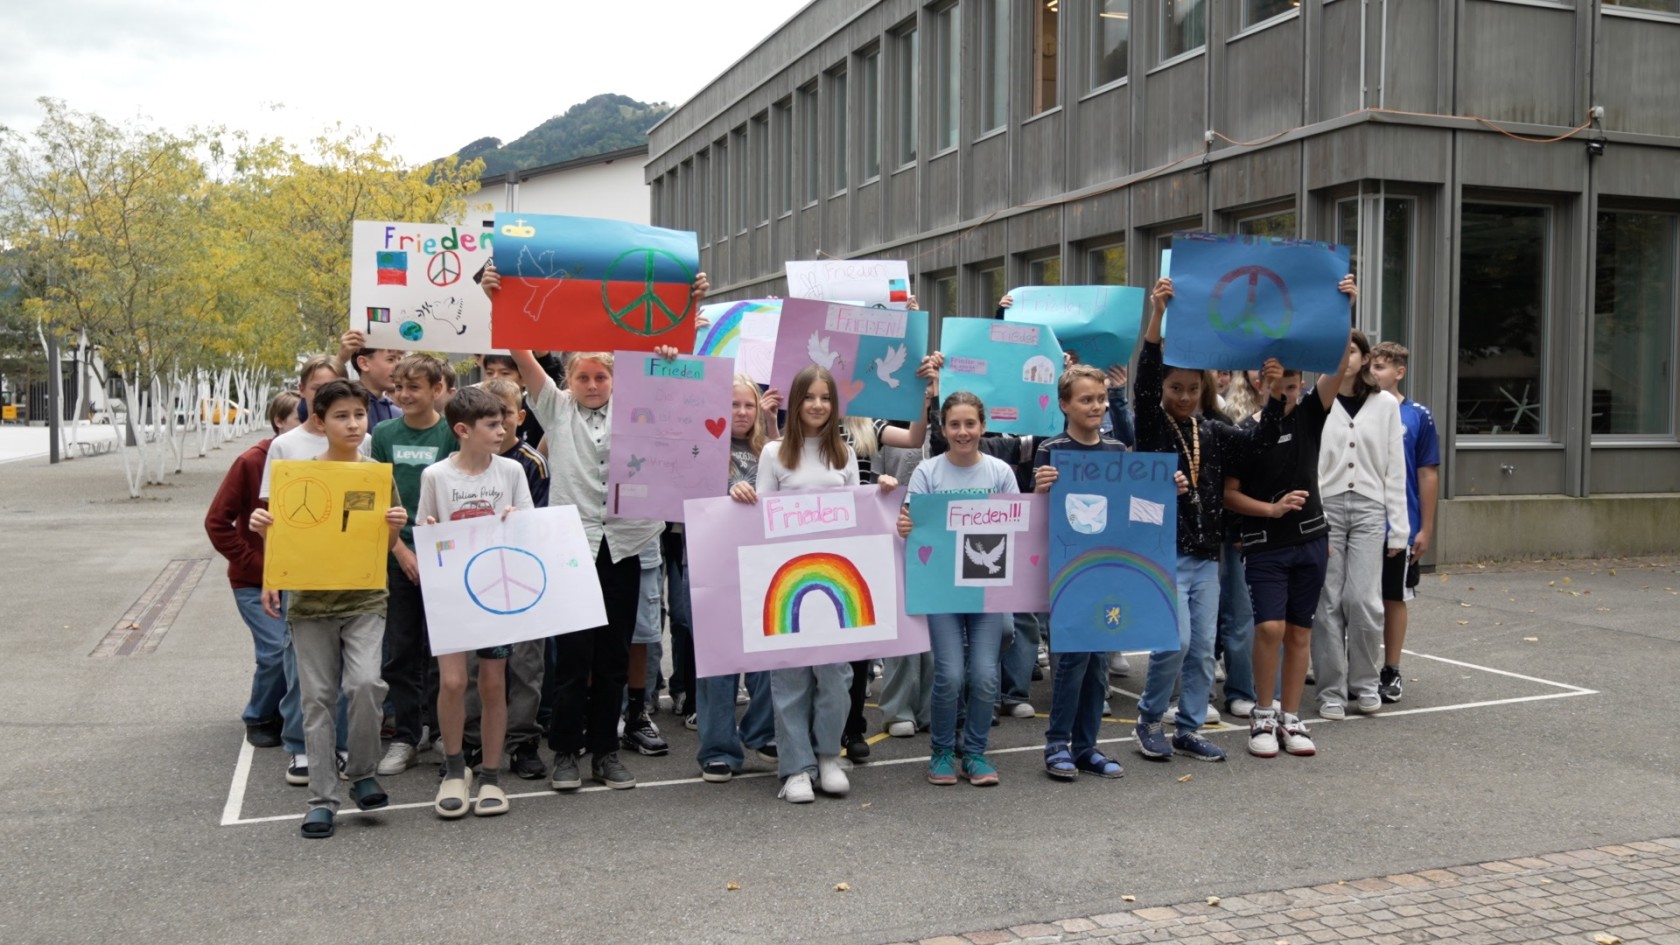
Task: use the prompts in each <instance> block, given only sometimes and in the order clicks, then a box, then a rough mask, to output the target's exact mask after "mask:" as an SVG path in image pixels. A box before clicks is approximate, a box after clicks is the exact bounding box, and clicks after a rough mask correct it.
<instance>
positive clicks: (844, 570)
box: [764, 551, 875, 637]
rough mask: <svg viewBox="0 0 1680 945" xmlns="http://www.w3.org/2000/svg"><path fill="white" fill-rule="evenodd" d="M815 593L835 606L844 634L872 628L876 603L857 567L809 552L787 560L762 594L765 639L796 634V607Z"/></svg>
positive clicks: (823, 553) (831, 556)
mask: <svg viewBox="0 0 1680 945" xmlns="http://www.w3.org/2000/svg"><path fill="white" fill-rule="evenodd" d="M811 593H818V594H822V595H823V596H824V597H827V598H828V599H829V601H830V602H832V603H833V604H834V611H835V614H836V615H837V616H839V618H840V628H841V629H843V630H850V629H856V628H858V627H870V626H874V625H875V599H874V597H873V596H872V595H871V594H870V593H869V585H868V584H867V583H866V582H865V581H864V579H863V575H862V574H861V573H859V572H858V569H857V565H854V564H852V562H851V561H850V560H849V559H847V558H844V557H842V556H840V555H837V554H831V553H829V552H826V551H818V552H812V553H810V554H803V555H799V556H798V557H796V558H790V559H788V561H787V562H786V563H785V564H783V565H782V566H781V567H779V568H777V569H776V574H775V576H774V577H772V578H771V579H770V587H769V589H768V590H766V591H765V592H764V635H765V636H767V637H774V636H781V635H783V634H789V633H798V632H799V605H800V603H801V602H802V601H804V600H805V595H806V594H811Z"/></svg>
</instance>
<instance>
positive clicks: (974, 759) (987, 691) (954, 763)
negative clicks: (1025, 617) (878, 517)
mask: <svg viewBox="0 0 1680 945" xmlns="http://www.w3.org/2000/svg"><path fill="white" fill-rule="evenodd" d="M985 416H986V408H985V406H984V405H983V404H981V402H980V398H978V397H976V396H974V395H973V394H971V393H968V392H967V391H957V392H956V393H954V394H952V395H950V396H949V397H947V398H945V404H944V406H943V407H941V408H940V412H939V420H940V426H941V427H942V428H943V431H944V434H945V439H946V442H947V443H949V444H950V448H949V450H947V451H946V452H945V453H942V454H940V455H939V456H935V457H934V458H932V459H930V460H928V461H926V462H924V463H922V464H921V465H919V466H917V467H916V471H915V473H913V474H912V475H911V476H910V494H911V495H921V494H927V493H953V492H954V493H961V494H966V495H974V496H982V497H983V496H987V495H991V494H992V493H996V492H1005V493H1014V492H1017V491H1019V490H1017V489H1016V486H1015V473H1014V471H1013V470H1011V469H1010V468H1009V464H1007V463H1005V462H1004V461H1002V460H1000V459H997V458H995V457H992V456H986V455H983V454H982V453H981V452H980V438H981V437H982V436H984V435H985V432H986V420H985ZM898 534H899V537H900V538H908V537H909V535H910V506H909V504H908V503H906V504H905V506H904V507H903V508H902V509H900V510H899V513H898ZM981 539H982V536H961V537H960V538H959V540H960V541H962V543H963V546H964V547H963V552H964V553H969V554H979V555H981V556H982V557H984V556H985V555H986V554H987V553H988V552H987V551H985V550H976V551H970V544H971V542H973V541H976V540H981ZM1001 550H1002V546H1001V545H999V546H997V547H996V548H994V549H992V550H991V551H990V552H989V553H990V554H996V553H997V552H998V551H1001ZM1004 617H1005V615H1003V614H929V615H928V619H927V620H928V637H929V639H930V641H931V642H932V644H933V727H932V729H931V736H932V742H933V757H932V758H931V759H930V760H929V761H928V771H927V779H928V781H929V783H932V784H955V783H957V774H958V764H959V761H958V757H957V749H958V747H959V745H958V743H957V700H958V698H959V694H960V693H962V692H963V689H964V686H965V684H966V687H967V692H968V702H967V712H966V715H967V720H966V722H965V724H964V725H963V734H962V743H961V745H960V748H961V750H962V756H961V762H960V764H961V773H962V776H963V777H965V778H967V779H968V781H969V783H970V784H973V785H975V786H976V787H984V786H987V785H992V784H996V783H998V773H997V768H995V767H993V766H992V763H991V762H990V761H988V760H986V741H987V738H988V737H989V736H990V735H991V727H992V705H993V703H995V702H996V701H997V690H998V654H999V652H1000V650H1001V649H1002V647H1003V633H1004V628H1005V626H1006V624H1007V621H1006V620H1005V619H1004Z"/></svg>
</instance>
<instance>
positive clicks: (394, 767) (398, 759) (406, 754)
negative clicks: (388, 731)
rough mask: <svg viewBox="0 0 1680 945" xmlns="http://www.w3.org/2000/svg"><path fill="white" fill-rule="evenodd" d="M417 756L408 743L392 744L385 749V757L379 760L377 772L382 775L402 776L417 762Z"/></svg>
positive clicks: (417, 753)
mask: <svg viewBox="0 0 1680 945" xmlns="http://www.w3.org/2000/svg"><path fill="white" fill-rule="evenodd" d="M419 755H420V753H419V752H417V751H415V750H414V746H413V745H410V744H409V743H408V742H392V743H391V747H390V748H387V749H385V757H383V758H381V759H379V768H378V771H379V773H380V774H384V775H392V774H402V773H403V772H404V771H407V770H408V769H410V768H412V767H414V766H415V764H417V763H418V762H419V760H420V758H419Z"/></svg>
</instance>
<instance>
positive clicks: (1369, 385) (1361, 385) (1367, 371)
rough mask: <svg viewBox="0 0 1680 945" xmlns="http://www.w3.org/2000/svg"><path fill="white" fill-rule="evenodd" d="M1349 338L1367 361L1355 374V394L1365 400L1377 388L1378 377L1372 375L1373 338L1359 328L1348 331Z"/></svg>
mask: <svg viewBox="0 0 1680 945" xmlns="http://www.w3.org/2000/svg"><path fill="white" fill-rule="evenodd" d="M1348 338H1349V339H1351V340H1352V341H1353V344H1354V347H1356V348H1358V349H1359V353H1360V355H1361V356H1363V357H1364V359H1365V363H1364V364H1361V365H1360V366H1359V373H1358V374H1355V375H1354V376H1353V396H1355V397H1358V398H1359V399H1361V400H1363V399H1365V398H1366V397H1368V396H1370V394H1371V392H1372V391H1375V390H1377V379H1376V378H1375V377H1372V376H1371V339H1369V338H1367V337H1365V333H1364V332H1362V331H1360V330H1359V329H1357V328H1355V329H1354V330H1353V331H1351V332H1349V333H1348Z"/></svg>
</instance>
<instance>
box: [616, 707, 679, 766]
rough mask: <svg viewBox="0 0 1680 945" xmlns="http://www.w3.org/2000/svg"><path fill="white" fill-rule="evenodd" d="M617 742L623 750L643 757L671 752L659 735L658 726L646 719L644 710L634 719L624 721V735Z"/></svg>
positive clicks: (646, 715)
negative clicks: (629, 750)
mask: <svg viewBox="0 0 1680 945" xmlns="http://www.w3.org/2000/svg"><path fill="white" fill-rule="evenodd" d="M619 742H620V743H621V744H622V745H624V747H625V748H629V749H633V750H635V751H638V752H641V753H642V754H644V755H650V756H659V755H664V754H669V753H670V751H671V745H670V743H668V742H666V741H665V738H664V736H662V735H660V734H659V726H657V725H655V724H653V720H652V719H650V718H648V714H647V712H646V710H644V711H643V712H642V713H641V714H640V715H637V716H636V717H635V718H634V719H625V720H624V735H623V736H622V737H621V738H620V739H619Z"/></svg>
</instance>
